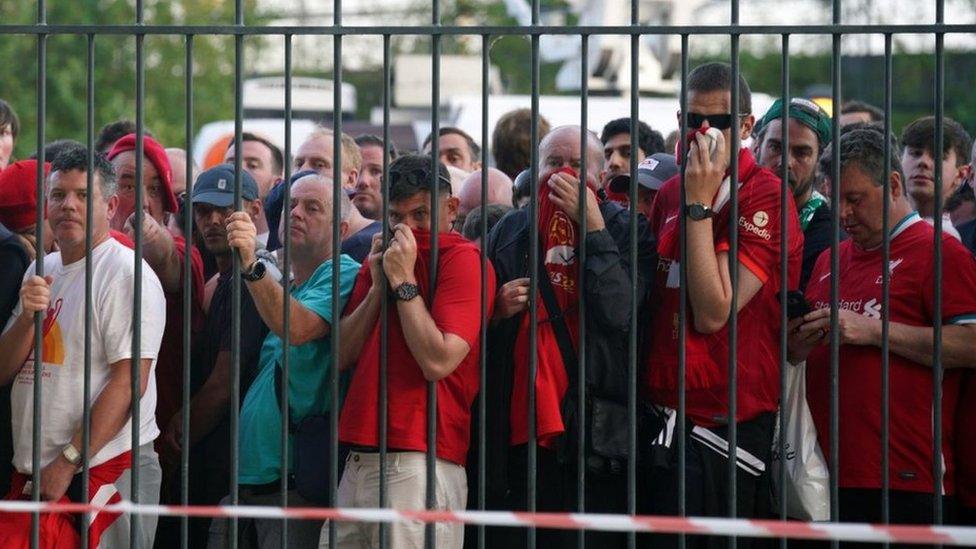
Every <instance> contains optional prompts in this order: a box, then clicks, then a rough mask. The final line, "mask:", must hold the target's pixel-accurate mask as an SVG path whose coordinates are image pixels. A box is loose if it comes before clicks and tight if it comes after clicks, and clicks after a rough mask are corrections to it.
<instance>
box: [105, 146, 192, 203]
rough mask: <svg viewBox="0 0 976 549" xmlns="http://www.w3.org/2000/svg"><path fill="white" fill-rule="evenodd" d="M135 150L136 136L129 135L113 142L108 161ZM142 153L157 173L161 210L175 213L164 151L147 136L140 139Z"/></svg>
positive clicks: (167, 161)
mask: <svg viewBox="0 0 976 549" xmlns="http://www.w3.org/2000/svg"><path fill="white" fill-rule="evenodd" d="M134 150H136V134H134V133H130V134H128V135H126V136H125V137H123V138H122V139H119V140H118V141H116V142H115V145H114V146H113V147H112V150H111V151H109V153H108V159H109V160H112V159H113V158H115V157H116V156H118V155H120V154H122V153H124V152H128V151H134ZM142 152H143V155H144V156H145V157H146V159H147V160H149V162H151V163H152V165H153V166H154V167H155V168H156V171H157V172H159V181H160V182H161V183H162V184H163V189H164V190H163V210H165V211H167V212H170V213H176V212H177V211H178V210H179V209H180V207H179V204H177V203H176V195H174V194H173V169H172V168H171V167H170V165H169V157H168V156H166V149H164V148H163V146H162V145H160V144H159V142H158V141H156V140H155V139H153V138H152V137H149V136H143V138H142Z"/></svg>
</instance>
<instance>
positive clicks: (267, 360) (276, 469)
mask: <svg viewBox="0 0 976 549" xmlns="http://www.w3.org/2000/svg"><path fill="white" fill-rule="evenodd" d="M332 270H333V269H332V260H331V259H329V260H327V261H326V262H325V263H322V264H321V265H319V267H318V269H316V270H315V272H314V273H312V276H311V278H309V279H308V280H306V281H305V283H304V284H302V285H301V286H293V287H292V288H291V296H292V297H294V298H295V299H296V300H298V302H299V303H301V304H302V306H304V307H305V308H306V309H308V310H310V311H312V312H314V313H315V314H317V315H319V316H320V317H322V318H323V319H324V320H325V321H326V322H330V323H331V321H332V307H333V303H332ZM358 272H359V263H356V261H355V260H353V259H352V258H351V257H349V256H348V255H345V254H343V255H341V256H339V301H340V303H339V311H340V312H341V311H342V306H343V305H344V304H345V302H346V300H347V299H348V298H349V294H350V293H351V292H352V287H353V284H354V283H355V281H356V274H357V273H358ZM282 347H283V344H282V340H281V338H280V337H278V336H277V335H276V334H275V333H274V332H270V333H268V335H267V337H266V338H265V339H264V344H263V346H262V347H261V357H260V362H259V371H258V375H257V377H255V379H254V382H253V383H252V384H251V388H250V389H249V390H248V391H247V395H246V396H245V397H244V404H243V405H242V406H241V415H240V462H239V473H238V480H239V482H240V483H241V484H267V483H269V482H274V481H276V480H278V479H280V478H281V476H280V468H281V411H280V409H279V408H278V398H277V395H276V394H275V370H277V369H278V368H280V367H281V357H282V354H283V349H282ZM331 367H332V344H331V337H330V336H328V335H327V336H325V337H322V338H319V339H317V340H315V341H310V342H308V343H306V344H304V345H299V346H294V345H290V346H289V355H288V407H289V409H290V410H291V417H290V419H291V421H292V422H293V423H295V424H297V423H298V422H300V421H301V420H302V419H303V418H304V417H305V416H308V415H315V414H324V413H325V412H327V411H328V410H330V408H331V403H330V402H329V379H330V375H329V370H330V368H331ZM288 439H289V451H288V458H289V464H288V469H289V471H290V470H291V468H292V465H293V463H294V455H295V452H293V451H292V444H293V442H292V437H291V436H290V435H289V437H288Z"/></svg>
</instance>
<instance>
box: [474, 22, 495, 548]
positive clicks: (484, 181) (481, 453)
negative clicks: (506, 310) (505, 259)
mask: <svg viewBox="0 0 976 549" xmlns="http://www.w3.org/2000/svg"><path fill="white" fill-rule="evenodd" d="M490 52H491V36H489V35H487V34H485V35H482V37H481V145H482V146H481V227H480V228H479V234H481V316H479V317H478V318H479V319H481V331H480V332H479V334H478V335H479V338H480V339H479V341H480V346H479V359H478V387H480V389H481V395H480V397H479V398H478V510H479V511H484V510H485V490H486V489H487V487H486V486H485V479H486V475H485V459H486V458H487V455H488V453H487V451H486V448H485V444H486V443H487V440H486V439H487V436H486V431H485V415H486V414H487V413H488V405H487V400H486V399H485V395H486V394H487V385H488V381H487V379H488V374H487V371H488V362H487V356H488V255H487V254H486V253H485V243H486V242H487V240H488V215H487V213H488V212H487V210H486V208H487V207H488V83H489V82H488V80H489V70H490V69H491V63H490V58H489V54H490ZM492 290H494V288H493V289H492ZM485 541H486V540H485V526H484V525H483V524H479V525H478V548H479V549H484V547H485Z"/></svg>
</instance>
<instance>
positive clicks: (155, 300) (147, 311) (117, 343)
mask: <svg viewBox="0 0 976 549" xmlns="http://www.w3.org/2000/svg"><path fill="white" fill-rule="evenodd" d="M101 281H102V284H101V288H100V292H99V293H100V298H99V307H98V311H99V314H98V319H97V325H98V327H99V335H100V336H101V338H102V342H101V343H102V347H103V349H104V351H105V357H106V359H107V360H108V363H109V364H113V363H115V362H118V361H120V360H124V359H128V358H132V337H133V314H132V303H133V301H134V298H135V297H134V296H135V294H134V288H133V284H132V282H133V275H132V274H131V273H128V272H126V273H124V274H119V275H117V276H111V277H101ZM141 304H142V309H141V311H140V313H141V330H142V332H141V335H142V338H141V339H142V341H141V344H140V346H139V350H140V353H139V358H150V359H153V360H155V359H156V357H157V356H158V355H159V347H160V345H161V344H162V341H163V330H164V329H165V327H166V298H165V297H164V295H163V287H162V285H160V283H159V279H158V278H157V277H156V274H155V273H153V271H152V269H151V268H150V267H149V265H148V264H146V263H145V260H143V266H142V297H141Z"/></svg>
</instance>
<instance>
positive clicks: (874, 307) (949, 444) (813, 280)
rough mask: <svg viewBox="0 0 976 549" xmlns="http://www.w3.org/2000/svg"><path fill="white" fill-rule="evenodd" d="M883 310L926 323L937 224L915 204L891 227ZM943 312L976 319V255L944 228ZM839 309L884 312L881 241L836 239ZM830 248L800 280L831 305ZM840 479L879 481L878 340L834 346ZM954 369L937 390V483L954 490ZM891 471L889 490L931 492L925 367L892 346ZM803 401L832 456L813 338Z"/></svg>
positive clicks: (823, 378) (810, 296)
mask: <svg viewBox="0 0 976 549" xmlns="http://www.w3.org/2000/svg"><path fill="white" fill-rule="evenodd" d="M890 242H891V244H890V250H891V254H890V272H891V284H890V306H889V308H890V311H891V314H890V319H891V321H892V322H898V323H902V324H907V325H910V326H931V325H932V324H933V319H934V318H935V314H936V313H935V311H934V310H933V306H932V300H933V295H934V280H933V274H934V273H933V265H934V258H933V255H934V253H933V252H934V246H933V242H934V229H933V228H932V226H931V225H929V224H928V223H924V222H922V219H921V218H920V217H919V216H918V214H917V213H913V214H912V215H910V216H908V217H906V218H905V219H902V220H901V221H900V222H899V223H897V224H896V225H895V228H894V229H893V230H892V236H891V241H890ZM942 242H943V247H942V250H943V278H942V292H943V296H945V299H943V301H942V315H941V316H942V320H943V322H944V323H946V324H950V323H957V324H959V323H971V322H976V293H974V292H973V288H976V260H974V259H973V257H972V255H971V254H970V253H969V251H967V250H966V249H965V248H964V247H963V246H962V244H960V243H959V241H958V240H956V239H954V238H952V237H950V236H948V235H946V234H943V239H942ZM839 254H840V272H839V273H837V276H839V279H838V280H839V284H840V287H839V291H840V308H841V309H848V310H851V311H854V312H856V313H860V314H863V315H865V316H868V317H870V318H874V319H878V320H880V319H881V308H882V299H881V297H882V296H881V283H882V268H881V249H880V248H878V249H874V250H863V249H861V248H859V247H858V246H856V245H855V244H854V242H853V241H852V240H846V241H844V242H841V243H840V248H839ZM831 274H832V273H831V272H830V250H827V251H825V252H824V253H823V254H821V256H820V258H819V259H818V260H817V264H816V265H815V266H814V268H813V273H812V274H811V276H810V282H809V283H808V285H807V290H806V297H807V301H809V302H810V305H811V307H813V308H824V307H828V306H829V305H830V283H831V282H830V280H831ZM839 369H840V380H839V383H840V394H839V397H838V398H839V406H840V456H839V459H840V464H839V465H840V478H839V479H838V480H839V483H840V486H841V487H842V488H880V487H881V427H882V426H881V423H882V422H881V352H880V349H879V348H878V347H873V346H861V345H843V346H841V349H840V365H839ZM960 376H961V372H960V371H958V370H947V371H946V372H945V377H944V380H943V393H942V437H943V438H942V441H943V444H942V456H941V458H942V460H943V463H944V464H945V474H944V476H943V478H942V479H941V482H940V484H941V491H942V492H943V493H946V494H951V493H953V487H954V486H953V475H954V469H955V467H954V463H953V456H952V454H953V444H954V430H953V426H954V424H955V414H956V404H957V401H958V397H959V382H960ZM889 383H890V396H891V398H890V401H889V402H890V408H889V410H890V422H889V426H890V431H889V433H890V442H891V444H890V450H889V459H890V461H889V465H890V468H889V475H890V476H889V478H890V486H891V488H892V489H894V490H907V491H912V492H929V493H931V492H932V491H933V487H934V486H933V478H932V437H933V429H932V424H933V417H932V413H933V411H932V368H931V367H929V366H925V365H922V364H918V363H916V362H913V361H911V360H909V359H907V358H904V357H901V356H899V355H896V354H894V353H891V354H890V360H889ZM807 400H808V403H809V405H810V411H811V412H812V414H813V419H814V422H815V423H816V426H817V436H818V438H819V439H820V447H821V449H822V450H823V452H824V455H825V456H827V458H828V459H830V456H829V453H830V445H829V441H830V438H829V437H830V430H829V427H830V350H829V347H828V346H820V347H818V348H816V349H814V351H813V352H812V353H811V354H810V356H809V357H808V358H807Z"/></svg>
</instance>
